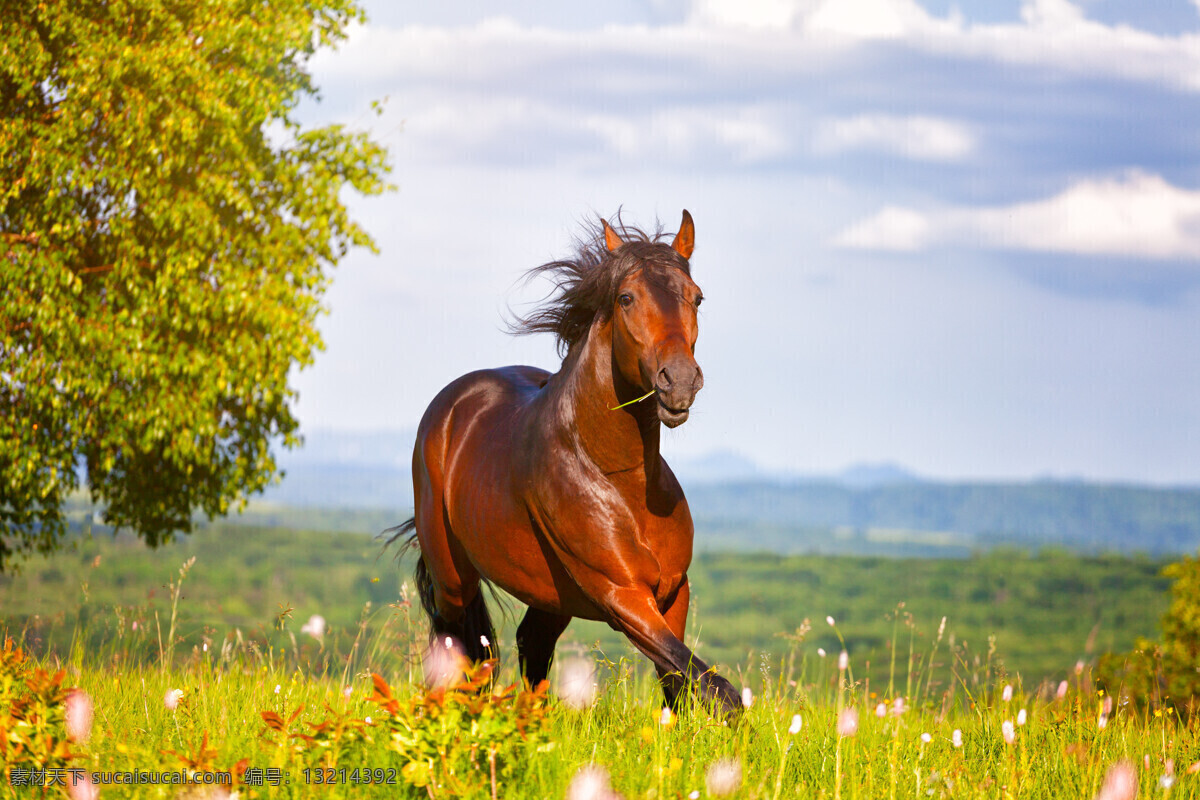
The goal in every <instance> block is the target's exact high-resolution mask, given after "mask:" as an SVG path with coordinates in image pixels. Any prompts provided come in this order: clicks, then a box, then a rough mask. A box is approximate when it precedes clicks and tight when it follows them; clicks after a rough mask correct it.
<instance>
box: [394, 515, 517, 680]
mask: <svg viewBox="0 0 1200 800" xmlns="http://www.w3.org/2000/svg"><path fill="white" fill-rule="evenodd" d="M380 537H386V538H385V539H384V544H383V546H384V547H385V548H386V547H388V546H390V545H393V544H397V543H398V544H399V545H400V549H399V550H397V551H396V557H397V558H400V557H401V556H403V555H404V554H405V553H407V552H408V551H410V550H416V551H417V566H416V568H415V569H414V570H413V580H414V581H415V582H416V584H417V598H418V599H419V600H420V601H421V608H422V609H423V610H424V611H425V615H426V616H427V617H429V624H430V630H429V634H430V636H431V637H433V636H437V635H438V634H445V633H449V634H451V635H453V636H455V637H457V638H458V639H459V640H460V641H461V642H462V644H463V647H464V648H465V649H466V651H467V655H468V656H470V658H471V660H473V661H482V660H484V659H485V658H493V657H495V654H496V651H495V646H496V645H495V641H496V633H495V629H494V628H493V627H492V617H491V614H489V613H488V607H487V604H486V603H485V602H484V600H483V592H482V591H480V592H477V593H476V595H475V599H474V600H472V601H471V602H470V603H468V604H467V607H466V608H465V609H463V611H464V615H463V619H462V622H461V623H459V624H457V625H448V624H447V623H446V621H445V620H443V619H442V618H441V616H440V615H439V614H438V611H437V603H436V602H435V601H434V599H433V576H432V575H430V574H429V567H428V566H427V565H426V564H425V558H424V556H423V555H422V554H421V543H420V542H419V541H418V539H417V522H416V518H415V517H409V518H408V519H406V520H405V521H404V522H401V523H400V524H399V525H397V526H396V527H394V528H388V529H387V530H385V531H384V532H383V533H381V534H380Z"/></svg>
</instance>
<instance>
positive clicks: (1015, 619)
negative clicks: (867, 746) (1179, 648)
mask: <svg viewBox="0 0 1200 800" xmlns="http://www.w3.org/2000/svg"><path fill="white" fill-rule="evenodd" d="M192 556H195V557H196V563H195V566H194V567H193V568H192V574H191V577H190V579H189V581H188V583H187V585H186V587H185V588H184V590H183V596H182V602H181V603H180V605H179V609H180V611H179V617H180V618H179V620H178V625H177V630H178V632H179V633H180V634H181V635H182V637H183V638H182V641H181V642H180V644H179V645H178V646H179V648H180V649H181V650H186V649H187V648H192V647H196V646H198V645H199V644H201V642H202V639H204V638H206V637H207V638H208V639H209V640H210V641H211V640H217V639H220V638H221V637H222V636H225V635H226V634H227V633H228V632H229V631H231V630H240V631H241V635H242V636H243V637H244V638H246V639H249V640H253V641H254V642H256V643H257V644H258V646H260V647H266V646H268V645H270V644H274V645H275V646H276V647H282V646H283V644H284V643H283V641H282V636H281V634H280V632H279V631H276V630H275V625H274V619H275V617H276V616H278V615H279V614H280V613H282V612H283V611H284V610H285V609H288V608H291V609H293V611H292V612H291V613H292V616H294V617H295V618H296V619H297V620H300V621H303V620H305V619H307V618H308V617H309V615H311V614H320V615H322V616H324V617H325V618H326V619H327V620H328V621H329V625H330V629H331V634H330V635H331V637H333V638H334V639H335V640H341V639H348V638H352V637H354V636H355V635H357V630H358V625H359V621H360V618H361V617H362V616H363V614H364V609H365V608H367V604H368V603H369V604H370V606H369V611H368V616H370V617H372V618H373V619H375V618H376V617H375V615H377V614H378V613H379V611H380V610H381V609H384V608H386V607H387V606H388V604H390V603H393V602H395V601H396V600H397V599H398V598H399V597H400V594H401V591H402V588H403V586H404V583H405V582H406V581H409V582H411V575H412V567H411V563H404V564H396V563H395V562H394V561H393V560H392V558H391V557H390V556H389V555H382V556H381V555H380V549H379V544H378V543H377V542H375V541H374V540H373V539H372V538H371V537H369V536H365V535H361V534H350V533H345V534H329V533H324V532H317V531H304V530H287V529H280V528H253V527H246V526H240V525H227V524H217V525H212V526H210V527H208V528H206V529H204V530H202V531H199V532H197V533H196V534H194V535H192V536H190V537H186V538H183V539H181V540H180V541H179V542H177V543H175V544H173V545H171V546H169V547H164V548H161V549H159V550H148V549H147V548H146V547H145V546H144V545H142V544H141V543H140V542H139V541H137V540H136V539H133V538H132V537H127V536H120V537H117V538H116V539H113V538H111V537H109V536H101V537H97V538H95V539H93V540H88V539H78V540H77V541H76V547H75V548H74V549H73V550H69V551H67V552H63V553H59V554H57V555H55V556H53V557H52V558H49V559H45V560H34V561H30V562H28V563H27V564H26V565H25V566H24V570H23V572H22V574H20V575H17V576H0V607H2V608H3V609H4V615H5V617H6V618H7V620H8V621H9V626H10V628H14V629H20V630H25V631H26V635H27V636H28V641H29V642H30V643H31V644H34V645H35V649H39V650H51V649H54V650H57V651H59V652H62V651H64V650H66V649H67V648H68V647H69V646H70V644H71V641H72V639H73V638H74V637H77V636H82V638H83V639H84V640H85V641H86V642H87V643H88V644H89V646H90V647H91V648H92V649H93V650H101V651H102V650H103V649H104V648H110V647H112V646H113V645H114V643H119V642H121V641H122V637H124V636H128V635H130V633H131V632H132V631H131V625H132V623H133V622H138V623H139V630H140V631H141V632H142V635H143V636H147V635H149V633H148V632H151V633H155V635H154V636H153V637H151V638H153V639H155V640H157V633H156V631H157V629H158V628H162V629H163V630H164V633H165V630H166V627H167V626H168V618H169V615H170V603H169V596H170V588H169V583H170V579H171V578H172V577H173V576H174V575H175V572H176V571H177V569H178V567H179V564H180V563H181V562H182V561H184V560H185V559H187V558H189V557H192ZM1163 563H1164V562H1162V561H1156V560H1152V559H1148V558H1128V557H1123V556H1077V555H1071V554H1068V553H1065V552H1042V553H1040V554H1038V555H1036V556H1032V555H1028V554H1023V553H1020V552H1017V551H999V552H989V553H985V554H980V555H977V556H975V557H973V558H968V559H886V558H878V557H851V556H778V555H767V554H762V555H755V554H734V553H700V554H698V555H697V557H696V558H695V560H694V562H693V566H692V569H691V570H690V573H689V574H690V580H691V585H692V610H691V613H690V615H689V621H688V634H687V639H688V642H689V643H690V644H696V645H697V649H698V651H699V653H700V655H701V656H702V657H703V658H704V659H705V660H706V661H708V662H709V663H716V664H724V665H727V666H728V667H729V668H730V669H736V668H737V665H739V664H746V663H757V662H758V660H759V659H760V658H761V657H762V654H763V653H766V654H767V657H768V658H769V659H774V658H778V657H780V656H781V655H783V654H785V653H786V652H787V650H788V649H789V647H790V643H789V641H788V640H787V639H786V638H784V637H785V636H787V635H789V634H792V633H793V632H794V631H795V630H796V629H797V628H799V627H801V626H802V625H803V624H804V621H805V620H806V619H807V620H809V621H811V622H813V623H815V622H817V621H820V620H824V618H825V617H826V616H827V615H832V616H833V617H834V618H835V619H837V620H838V623H839V628H840V630H841V631H842V633H843V635H844V636H845V638H846V642H847V645H848V648H849V650H850V653H851V655H853V656H854V658H855V660H856V661H857V662H858V663H859V664H860V667H859V673H860V675H861V676H864V677H866V676H869V677H871V679H872V680H873V681H874V682H876V683H878V682H879V681H880V680H882V679H884V678H886V676H887V672H888V664H889V663H890V662H891V660H892V652H891V645H892V642H893V641H894V640H897V637H899V639H898V641H899V642H900V647H901V650H902V651H907V648H908V637H909V636H913V637H917V639H924V640H928V639H930V638H931V637H932V634H933V633H934V632H935V631H936V629H937V627H938V624H939V623H940V621H941V619H942V617H947V630H946V637H947V642H949V641H951V640H953V642H954V643H955V646H956V648H960V649H961V648H963V647H964V646H965V647H966V648H967V651H968V653H969V656H968V657H969V658H971V659H973V658H975V656H979V657H980V658H981V659H982V658H984V657H986V655H987V653H988V651H989V650H993V651H994V653H995V654H996V657H994V658H993V665H994V666H995V667H997V668H1000V669H1003V670H1005V671H1006V672H1008V673H1010V674H1018V673H1019V674H1020V675H1022V676H1023V677H1024V678H1025V680H1026V681H1030V682H1037V681H1039V680H1041V679H1043V678H1050V679H1054V680H1056V681H1057V680H1061V679H1062V678H1064V677H1066V675H1067V673H1068V671H1070V670H1071V669H1072V668H1073V667H1074V664H1075V662H1076V661H1077V660H1079V659H1083V660H1085V661H1087V662H1091V661H1093V660H1094V659H1095V657H1096V656H1097V655H1098V654H1099V653H1103V652H1105V651H1125V650H1129V649H1130V648H1131V647H1132V646H1133V644H1134V641H1135V639H1136V638H1137V637H1138V636H1147V637H1150V636H1153V635H1154V634H1155V632H1156V631H1157V629H1158V623H1159V620H1160V618H1161V617H1162V614H1163V613H1164V612H1165V611H1166V608H1167V596H1166V590H1167V586H1168V581H1167V579H1165V578H1163V577H1162V576H1161V574H1160V570H1161V568H1162V566H1163ZM901 604H903V606H901ZM492 606H493V608H492V613H493V617H494V618H495V619H496V621H497V624H498V627H499V629H500V634H501V639H510V638H511V634H512V632H513V630H514V629H515V623H516V621H517V620H519V618H520V614H521V613H522V609H521V607H520V606H519V604H517V603H516V602H515V601H512V602H508V603H507V604H506V605H505V606H504V607H497V606H496V604H494V603H493V604H492ZM372 624H373V623H372ZM296 627H298V626H296ZM597 645H598V646H599V648H600V649H601V650H602V651H603V652H604V653H606V654H607V655H608V656H610V657H612V658H614V659H615V658H617V657H620V656H629V657H634V656H635V654H634V652H633V651H632V650H631V648H629V646H628V645H627V643H626V642H625V640H624V639H623V638H622V637H621V636H620V635H618V634H616V633H615V632H613V631H612V630H611V629H609V628H608V626H606V625H604V624H603V623H589V622H586V621H580V620H577V621H575V622H573V623H572V624H571V627H570V628H568V630H567V633H566V635H565V636H564V641H563V645H562V647H563V648H565V649H574V650H576V651H583V650H588V649H591V648H592V647H594V646H597ZM839 647H840V645H839V643H838V640H837V638H836V637H835V636H834V635H833V633H832V631H830V630H829V629H828V628H827V627H826V626H824V625H815V630H814V631H813V632H812V633H811V634H810V635H809V636H808V638H807V639H806V641H805V643H804V646H803V652H804V653H805V654H808V655H809V656H815V654H816V652H817V649H818V648H823V649H825V650H826V651H828V652H836V650H837V649H838V648H839ZM898 655H900V656H903V653H900V654H898ZM897 660H898V662H899V663H900V667H899V669H900V671H901V674H903V671H904V669H905V663H906V662H905V659H904V658H902V657H901V658H898V659H897ZM868 662H869V664H870V667H869V668H868V667H867V664H868Z"/></svg>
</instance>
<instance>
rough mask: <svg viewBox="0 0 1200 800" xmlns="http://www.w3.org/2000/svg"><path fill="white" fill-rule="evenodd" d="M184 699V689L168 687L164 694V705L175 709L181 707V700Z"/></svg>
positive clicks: (170, 709)
mask: <svg viewBox="0 0 1200 800" xmlns="http://www.w3.org/2000/svg"><path fill="white" fill-rule="evenodd" d="M182 699H183V689H167V693H166V694H164V695H163V705H164V706H166V707H167V710H168V711H174V710H175V709H177V708H179V701H180V700H182Z"/></svg>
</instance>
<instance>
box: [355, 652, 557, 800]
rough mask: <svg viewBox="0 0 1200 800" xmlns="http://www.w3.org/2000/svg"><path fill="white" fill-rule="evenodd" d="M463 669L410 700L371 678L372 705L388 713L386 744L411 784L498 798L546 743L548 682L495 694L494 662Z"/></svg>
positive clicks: (376, 677) (377, 678)
mask: <svg viewBox="0 0 1200 800" xmlns="http://www.w3.org/2000/svg"><path fill="white" fill-rule="evenodd" d="M461 666H462V669H463V670H465V672H462V674H463V676H464V677H463V680H460V681H454V682H452V683H451V684H450V685H446V686H438V687H436V688H434V689H432V690H431V691H428V692H424V693H419V694H417V695H415V696H413V697H411V698H410V699H404V698H397V697H395V696H394V695H393V693H392V689H391V687H390V686H388V683H387V681H385V680H384V679H383V677H382V676H380V675H378V674H375V675H372V676H371V677H372V680H373V682H374V687H375V693H374V695H372V697H371V700H372V702H375V703H378V704H379V706H380V708H381V709H382V710H383V711H384V712H385V716H384V718H383V720H382V721H381V724H382V725H383V727H384V728H385V729H386V730H387V731H388V732H389V734H390V735H389V737H388V742H387V746H388V748H389V749H390V750H393V751H394V752H395V753H397V754H398V755H399V756H400V762H401V764H402V766H401V768H400V775H401V776H402V777H403V779H404V781H405V782H406V783H408V784H410V785H411V786H412V787H414V788H416V789H425V788H426V787H430V786H432V787H436V788H437V789H438V791H439V792H442V791H449V792H450V794H451V795H452V796H454V797H473V796H474V797H487V796H489V795H490V796H493V797H494V796H495V795H496V790H497V785H498V783H499V782H501V781H503V782H504V783H506V784H507V783H510V782H511V778H512V776H513V774H514V773H516V772H519V771H520V770H521V764H522V762H523V761H525V760H527V759H528V758H530V757H536V753H537V750H538V748H539V747H540V746H542V745H544V744H546V742H547V734H548V730H547V727H548V726H547V718H546V712H547V707H546V689H547V685H546V684H544V683H543V684H542V686H540V687H539V688H538V689H537V690H535V691H532V692H530V691H523V690H522V689H521V685H520V684H513V685H512V686H509V687H508V688H506V689H503V690H495V691H493V690H491V686H492V683H493V677H494V675H493V670H494V668H495V666H496V665H495V662H485V663H483V664H478V665H475V666H470V665H467V664H465V663H464V664H462V665H461ZM460 672H461V670H460Z"/></svg>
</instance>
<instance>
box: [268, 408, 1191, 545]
mask: <svg viewBox="0 0 1200 800" xmlns="http://www.w3.org/2000/svg"><path fill="white" fill-rule="evenodd" d="M412 441H413V433H412V432H411V431H407V432H395V433H379V432H367V433H361V434H344V433H331V432H322V431H318V432H315V433H312V434H310V435H309V436H308V437H307V442H306V445H305V447H304V448H303V449H302V450H300V451H297V452H293V453H286V454H283V455H282V457H281V458H280V462H281V464H282V465H283V467H284V468H285V470H286V472H287V476H286V478H285V479H284V480H283V482H282V484H281V485H280V486H277V487H273V488H272V489H270V490H269V491H268V493H267V494H266V495H265V497H264V500H265V501H266V505H265V506H264V508H267V509H269V513H270V515H271V518H272V519H274V518H282V517H280V511H279V508H280V507H293V508H296V509H298V510H299V509H313V510H316V509H322V510H338V509H341V510H345V511H350V512H366V511H369V510H373V511H377V512H386V514H384V515H382V516H372V517H371V519H372V520H375V519H379V518H386V519H392V518H394V519H396V521H399V519H401V518H402V517H401V516H400V515H401V514H407V512H408V510H409V509H411V506H412V477H411V473H410V467H409V464H410V461H411V457H412ZM672 462H673V463H672V468H673V469H674V470H675V472H676V474H677V475H678V476H679V477H680V480H681V481H682V482H683V484H684V486H685V488H686V489H687V495H688V502H689V504H690V506H691V509H692V515H693V517H695V519H696V527H697V545H698V546H699V547H701V548H702V549H737V550H746V549H753V550H766V551H771V552H780V553H805V552H814V553H815V552H829V553H871V554H880V555H965V554H967V553H970V552H971V551H972V550H976V549H990V548H992V547H996V546H1005V545H1012V546H1018V547H1022V548H1028V547H1034V548H1038V547H1047V546H1050V547H1062V548H1066V549H1070V550H1074V551H1080V552H1102V551H1116V552H1143V553H1147V554H1151V555H1165V554H1177V553H1185V552H1196V551H1197V550H1198V549H1200V489H1196V488H1174V489H1168V488H1155V487H1147V486H1133V485H1115V484H1113V485H1109V484H1094V483H1086V482H1082V481H1052V480H1040V481H1030V482H1010V483H998V482H960V483H954V482H938V481H933V480H929V479H923V478H921V477H919V476H917V475H915V474H914V473H912V472H910V471H908V470H906V469H904V468H903V467H900V466H898V465H895V464H874V465H862V466H856V467H852V468H850V469H848V470H845V471H844V472H842V473H840V474H837V475H833V476H810V477H786V476H780V475H778V474H772V473H770V472H768V471H766V470H763V469H761V468H760V467H759V466H758V465H756V464H755V463H754V462H753V461H752V460H750V459H749V458H747V457H746V456H744V455H742V454H740V453H736V452H730V451H721V452H714V453H709V454H706V455H703V456H700V457H695V458H673V459H672ZM264 513H267V512H264ZM252 516H253V515H252ZM312 516H314V517H316V516H317V515H312ZM256 518H257V519H259V520H260V521H261V519H262V517H261V515H260V516H258V517H256ZM287 518H288V519H290V520H292V523H293V524H294V523H295V519H296V518H295V515H292V516H288V517H287ZM319 518H321V519H324V520H328V519H329V515H328V514H325V515H320V516H319ZM346 524H347V525H353V524H355V523H351V522H347V523H346ZM338 527H339V528H341V527H342V526H341V525H339V526H338Z"/></svg>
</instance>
